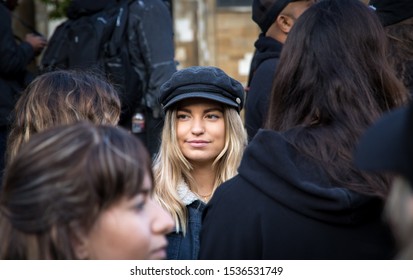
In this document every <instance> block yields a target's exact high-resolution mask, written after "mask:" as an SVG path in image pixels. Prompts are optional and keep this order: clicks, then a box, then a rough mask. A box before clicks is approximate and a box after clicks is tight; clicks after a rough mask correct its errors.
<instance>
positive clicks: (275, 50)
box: [248, 33, 283, 85]
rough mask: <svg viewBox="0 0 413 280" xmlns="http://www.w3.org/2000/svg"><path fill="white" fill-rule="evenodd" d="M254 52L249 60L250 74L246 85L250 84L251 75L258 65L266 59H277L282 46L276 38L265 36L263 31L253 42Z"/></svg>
mask: <svg viewBox="0 0 413 280" xmlns="http://www.w3.org/2000/svg"><path fill="white" fill-rule="evenodd" d="M254 46H255V53H254V56H253V58H252V61H251V66H250V75H249V77H248V85H250V83H251V80H252V77H253V75H254V73H255V71H256V70H257V68H258V66H259V65H260V64H261V63H262V62H264V61H265V60H267V59H272V58H274V59H277V60H278V59H279V58H280V54H281V50H282V46H283V44H281V43H280V42H278V41H277V40H275V39H273V38H271V37H266V36H265V35H264V34H263V33H261V34H260V36H259V37H258V40H257V41H255V43H254Z"/></svg>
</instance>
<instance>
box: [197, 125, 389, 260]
mask: <svg viewBox="0 0 413 280" xmlns="http://www.w3.org/2000/svg"><path fill="white" fill-rule="evenodd" d="M382 209H383V203H382V201H381V200H380V199H378V198H374V197H368V196H365V195H361V194H358V193H355V192H353V191H350V190H348V189H346V188H343V187H339V186H333V185H331V184H330V183H329V180H328V179H327V176H325V174H324V172H323V171H322V170H321V169H320V168H318V167H317V166H316V165H315V164H313V163H312V162H311V161H310V160H308V159H307V158H305V157H303V156H301V155H299V154H297V152H296V150H295V149H294V148H293V147H292V146H291V145H290V144H288V143H287V142H286V141H285V140H284V138H283V136H282V134H280V133H277V132H275V131H269V130H260V131H259V133H258V134H257V135H256V137H255V138H254V140H253V141H252V142H251V143H250V144H249V146H248V147H247V149H246V151H245V154H244V157H243V160H242V163H241V165H240V168H239V174H238V175H237V176H235V177H234V178H233V179H231V180H229V181H227V182H225V183H224V184H222V185H221V186H220V187H219V188H218V189H217V191H216V192H215V194H214V196H213V198H212V199H211V201H210V202H209V203H208V205H207V207H206V209H205V212H204V216H203V226H202V231H201V248H200V258H201V259H304V260H306V259H318V260H324V259H391V258H393V256H394V253H395V248H394V243H393V239H392V237H391V234H390V231H389V230H388V228H387V227H386V226H385V225H384V224H383V222H382Z"/></svg>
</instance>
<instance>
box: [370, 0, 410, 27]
mask: <svg viewBox="0 0 413 280" xmlns="http://www.w3.org/2000/svg"><path fill="white" fill-rule="evenodd" d="M369 4H370V6H372V7H373V8H374V9H375V10H376V14H377V15H378V16H379V18H380V21H381V23H382V24H383V26H387V25H392V24H395V23H398V22H400V21H403V20H405V19H408V18H410V17H413V0H371V1H370V3H369Z"/></svg>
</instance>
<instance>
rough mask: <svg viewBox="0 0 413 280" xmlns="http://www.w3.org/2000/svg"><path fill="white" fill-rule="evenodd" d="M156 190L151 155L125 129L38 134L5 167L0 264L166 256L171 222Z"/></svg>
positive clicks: (87, 127)
mask: <svg viewBox="0 0 413 280" xmlns="http://www.w3.org/2000/svg"><path fill="white" fill-rule="evenodd" d="M152 192H153V176H152V171H151V159H150V157H149V154H148V152H147V150H146V148H145V147H144V145H143V144H142V143H141V141H139V139H137V138H136V137H134V136H133V135H131V134H130V133H129V132H127V131H126V130H124V129H122V128H118V127H114V126H95V125H93V124H91V123H84V122H82V123H77V124H71V125H65V126H58V127H54V128H51V129H49V130H46V131H43V132H41V133H38V134H36V135H33V137H31V139H30V140H29V141H28V142H27V143H25V144H23V146H22V148H21V149H20V150H19V151H18V153H17V154H16V156H15V158H14V160H13V161H12V162H10V164H9V165H8V167H7V168H6V173H5V177H4V182H3V189H2V192H1V195H0V236H1V239H0V259H48V260H54V259H112V260H113V259H128V260H139V259H164V258H165V256H166V246H167V240H166V237H165V234H166V233H167V232H170V231H171V230H172V227H173V221H172V218H171V216H170V215H169V214H168V213H167V212H166V211H164V210H163V209H162V208H161V207H160V206H159V205H158V204H157V203H155V202H154V201H153V199H152Z"/></svg>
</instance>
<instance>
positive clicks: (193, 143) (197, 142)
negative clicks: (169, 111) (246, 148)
mask: <svg viewBox="0 0 413 280" xmlns="http://www.w3.org/2000/svg"><path fill="white" fill-rule="evenodd" d="M176 119H177V123H176V135H177V140H178V143H179V148H180V150H181V152H182V154H183V155H184V156H185V158H186V159H187V160H188V161H189V162H191V163H192V164H193V165H204V164H212V163H213V162H214V160H215V158H216V157H217V156H218V155H219V153H221V151H222V150H223V148H224V146H225V120H224V108H223V106H222V105H221V103H219V102H215V101H212V100H207V99H202V98H191V99H186V100H183V101H182V102H181V103H180V104H179V105H178V108H177V112H176Z"/></svg>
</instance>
